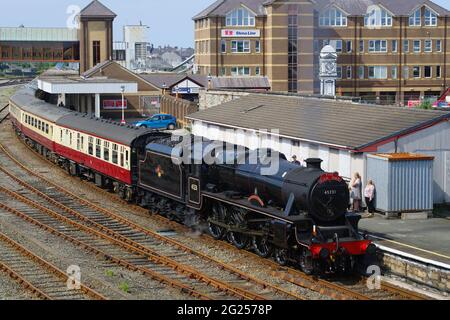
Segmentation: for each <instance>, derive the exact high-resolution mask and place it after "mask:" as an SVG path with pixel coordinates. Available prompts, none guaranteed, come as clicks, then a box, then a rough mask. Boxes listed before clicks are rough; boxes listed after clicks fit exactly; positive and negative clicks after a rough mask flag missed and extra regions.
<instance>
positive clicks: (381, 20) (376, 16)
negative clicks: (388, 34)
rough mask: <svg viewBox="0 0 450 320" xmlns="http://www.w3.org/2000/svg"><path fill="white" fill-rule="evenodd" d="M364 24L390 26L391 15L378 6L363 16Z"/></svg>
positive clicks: (367, 25)
mask: <svg viewBox="0 0 450 320" xmlns="http://www.w3.org/2000/svg"><path fill="white" fill-rule="evenodd" d="M364 25H365V26H366V27H388V26H392V15H390V14H389V13H388V12H387V11H386V10H384V9H381V8H379V7H377V8H374V9H373V10H372V11H370V12H369V13H367V14H366V15H365V16H364Z"/></svg>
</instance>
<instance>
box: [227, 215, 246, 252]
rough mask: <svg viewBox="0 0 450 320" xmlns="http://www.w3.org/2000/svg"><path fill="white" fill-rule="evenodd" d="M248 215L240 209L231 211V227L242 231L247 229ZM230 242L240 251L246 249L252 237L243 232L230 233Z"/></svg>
mask: <svg viewBox="0 0 450 320" xmlns="http://www.w3.org/2000/svg"><path fill="white" fill-rule="evenodd" d="M246 214H247V211H246V210H243V209H239V208H232V209H231V216H230V220H231V221H230V222H231V225H232V226H233V227H235V228H237V229H242V231H244V230H245V228H246V221H245V220H246V217H245V216H246ZM228 240H229V241H230V242H231V243H232V244H233V245H234V246H235V247H236V248H238V249H245V248H246V247H247V246H248V244H249V242H250V237H249V236H248V235H246V234H245V233H243V232H239V231H230V232H229V233H228Z"/></svg>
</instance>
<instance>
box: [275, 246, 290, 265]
mask: <svg viewBox="0 0 450 320" xmlns="http://www.w3.org/2000/svg"><path fill="white" fill-rule="evenodd" d="M275 261H276V262H277V263H278V264H279V265H280V266H285V265H287V264H288V250H287V249H281V248H277V249H275Z"/></svg>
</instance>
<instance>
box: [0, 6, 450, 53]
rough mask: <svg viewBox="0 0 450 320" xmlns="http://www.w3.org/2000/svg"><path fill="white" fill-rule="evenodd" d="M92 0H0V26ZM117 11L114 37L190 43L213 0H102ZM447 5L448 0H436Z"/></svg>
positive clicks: (48, 19)
mask: <svg viewBox="0 0 450 320" xmlns="http://www.w3.org/2000/svg"><path fill="white" fill-rule="evenodd" d="M90 1H91V0H9V1H6V0H1V2H0V12H1V14H0V26H2V27H14V26H19V25H21V24H23V25H25V26H26V27H64V26H66V21H67V19H68V17H69V15H70V14H68V13H67V9H68V8H69V6H71V5H77V6H79V7H81V8H83V7H84V6H86V5H87V4H88V3H89V2H90ZM101 1H102V2H103V3H104V4H105V5H106V6H107V7H109V8H110V9H111V10H113V11H114V12H115V13H116V14H117V15H118V17H117V19H116V20H115V24H114V27H115V32H114V35H115V39H114V40H116V41H120V40H122V32H121V30H122V26H123V25H125V24H138V23H139V21H142V23H143V24H146V25H149V26H150V30H149V40H150V42H151V43H154V44H155V45H156V46H158V45H165V44H170V45H173V46H175V45H177V46H181V47H188V46H193V42H194V27H193V21H192V17H193V16H194V15H195V14H197V13H198V12H200V11H202V10H203V9H204V8H206V7H207V6H208V5H209V4H211V3H213V2H214V0H101ZM399 1H401V0H399ZM435 2H436V3H437V4H440V5H442V6H444V7H446V8H447V9H450V0H435Z"/></svg>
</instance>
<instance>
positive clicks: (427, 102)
mask: <svg viewBox="0 0 450 320" xmlns="http://www.w3.org/2000/svg"><path fill="white" fill-rule="evenodd" d="M419 109H424V110H431V109H433V103H431V101H430V100H424V101H423V102H422V103H421V104H420V106H419Z"/></svg>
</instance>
